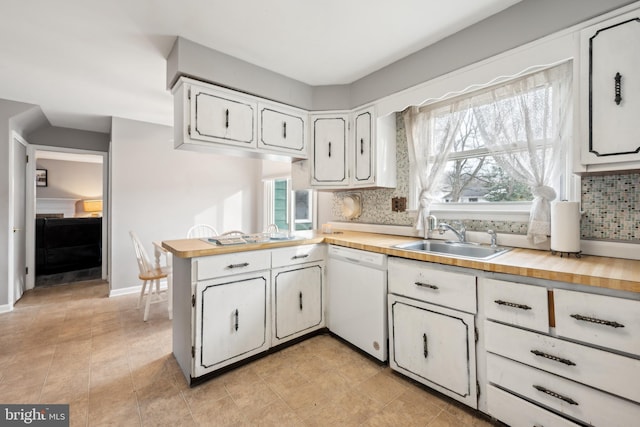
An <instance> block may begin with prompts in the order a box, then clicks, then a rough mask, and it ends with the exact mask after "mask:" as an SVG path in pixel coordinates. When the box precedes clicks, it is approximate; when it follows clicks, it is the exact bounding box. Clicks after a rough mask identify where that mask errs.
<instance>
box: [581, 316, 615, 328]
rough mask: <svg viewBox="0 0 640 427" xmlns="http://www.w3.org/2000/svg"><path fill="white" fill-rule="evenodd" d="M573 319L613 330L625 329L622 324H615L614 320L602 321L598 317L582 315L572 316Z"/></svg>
mask: <svg viewBox="0 0 640 427" xmlns="http://www.w3.org/2000/svg"><path fill="white" fill-rule="evenodd" d="M571 317H573V318H574V319H576V320H582V321H583V322H591V323H597V324H598V325H606V326H611V327H612V328H624V325H623V324H622V323H618V322H614V321H613V320H602V319H598V318H596V317H589V316H583V315H581V314H572V315H571Z"/></svg>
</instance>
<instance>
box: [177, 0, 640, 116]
mask: <svg viewBox="0 0 640 427" xmlns="http://www.w3.org/2000/svg"><path fill="white" fill-rule="evenodd" d="M633 2H634V0H606V1H603V0H523V1H521V2H520V3H517V4H515V5H513V6H512V7H510V8H508V9H505V10H503V11H502V12H500V13H497V14H496V15H493V16H491V17H489V18H487V19H485V20H483V21H481V22H479V23H477V24H475V25H473V26H471V27H469V28H466V29H464V30H462V31H460V32H458V33H456V34H453V35H452V36H450V37H447V38H445V39H443V40H441V41H440V42H438V43H435V44H433V45H432V46H429V47H427V48H424V49H422V50H420V51H418V52H416V53H414V54H412V55H410V56H408V57H406V58H404V59H401V60H399V61H397V62H395V63H393V64H390V65H389V66H387V67H384V68H382V69H381V70H378V71H376V72H374V73H372V74H370V75H368V76H366V77H363V78H362V79H360V80H357V81H355V82H353V83H352V84H350V85H338V86H317V87H312V86H309V85H306V84H304V83H301V82H298V81H296V80H293V79H291V78H288V77H285V76H282V75H280V74H276V73H274V72H272V71H269V70H266V69H264V68H260V67H257V66H255V65H253V64H250V63H248V62H244V61H242V60H239V59H237V58H233V57H231V56H229V55H225V54H223V53H221V52H217V51H215V50H212V49H209V48H207V47H204V46H202V45H198V44H196V43H193V42H191V41H189V40H186V39H183V38H180V37H179V38H178V39H177V40H176V44H175V45H174V48H173V51H172V52H171V53H170V55H169V58H168V60H167V86H168V87H171V86H172V85H173V83H174V82H175V80H176V78H177V76H178V75H187V76H191V77H194V78H197V79H201V80H204V81H208V82H211V83H215V84H218V85H221V86H225V87H230V88H233V89H237V90H240V91H244V92H247V93H251V94H254V95H258V96H261V97H264V98H267V99H273V100H276V101H280V102H283V103H285V104H290V105H294V106H297V107H300V108H304V109H308V110H332V109H351V108H354V107H357V106H360V105H363V104H366V103H368V102H370V101H373V100H376V99H379V98H382V97H385V96H388V95H391V94H393V93H396V92H398V91H400V90H403V89H406V88H409V87H412V86H415V85H417V84H420V83H423V82H425V81H428V80H431V79H433V78H435V77H438V76H441V75H443V74H446V73H448V72H451V71H454V70H457V69H459V68H461V67H464V66H467V65H469V64H473V63H475V62H478V61H481V60H483V59H486V58H489V57H491V56H494V55H496V54H498V53H501V52H504V51H506V50H509V49H512V48H515V47H517V46H521V45H523V44H526V43H528V42H531V41H534V40H536V39H539V38H542V37H544V36H547V35H549V34H552V33H554V32H557V31H559V30H562V29H564V28H568V27H571V26H573V25H576V24H578V23H580V22H583V21H586V20H588V19H590V18H593V17H595V16H598V15H601V14H603V13H606V12H609V11H612V10H614V9H617V8H619V7H622V6H624V5H627V4H630V3H633ZM368 48H375V47H368Z"/></svg>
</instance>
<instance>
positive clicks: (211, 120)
mask: <svg viewBox="0 0 640 427" xmlns="http://www.w3.org/2000/svg"><path fill="white" fill-rule="evenodd" d="M256 111H257V105H256V103H255V102H253V101H251V100H249V99H245V98H242V97H240V96H235V95H233V94H231V93H227V92H225V91H217V90H213V89H207V88H201V87H198V86H192V88H191V129H190V136H191V138H192V139H199V140H203V141H210V142H221V143H224V144H231V145H238V146H242V147H253V148H255V147H256V131H255V129H256V123H255V122H256Z"/></svg>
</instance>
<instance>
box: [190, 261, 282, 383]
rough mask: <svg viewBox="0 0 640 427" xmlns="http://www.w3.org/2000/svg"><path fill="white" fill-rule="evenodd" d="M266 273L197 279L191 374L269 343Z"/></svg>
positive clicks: (240, 357)
mask: <svg viewBox="0 0 640 427" xmlns="http://www.w3.org/2000/svg"><path fill="white" fill-rule="evenodd" d="M269 281H270V278H269V272H268V271H263V272H260V273H258V274H245V275H237V276H231V277H227V278H225V279H219V280H210V281H204V282H199V283H198V284H197V285H196V293H195V295H196V298H195V307H196V310H195V315H196V316H195V317H196V319H195V321H196V328H195V330H196V336H195V355H194V364H195V366H194V368H195V369H194V371H195V376H201V375H204V374H206V373H208V372H211V371H214V370H216V369H219V368H221V367H223V366H226V365H229V364H230V363H233V362H236V361H238V360H241V359H244V358H246V357H248V356H251V355H253V354H256V353H260V352H262V351H264V350H266V349H267V348H269V346H270V340H269V338H270V337H269V327H268V317H267V316H268V309H269V304H268V295H269V294H268V291H269Z"/></svg>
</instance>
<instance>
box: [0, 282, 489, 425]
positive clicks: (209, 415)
mask: <svg viewBox="0 0 640 427" xmlns="http://www.w3.org/2000/svg"><path fill="white" fill-rule="evenodd" d="M107 294H108V288H107V285H106V284H105V283H101V282H99V281H92V282H80V283H75V284H69V285H62V286H55V287H48V288H39V289H36V290H34V291H29V292H27V293H26V294H25V295H24V296H23V298H22V299H21V300H20V301H19V302H18V303H17V304H16V308H15V310H14V311H13V312H11V313H5V314H0V402H1V403H69V404H70V420H71V425H72V426H87V425H89V426H100V425H112V426H141V425H143V426H161V425H166V426H182V425H185V426H191V425H203V426H252V425H265V426H333V427H337V426H351V425H362V426H403V427H404V426H429V427H436V426H456V427H459V426H491V425H492V424H491V423H490V422H488V421H486V420H485V419H483V418H480V417H478V416H476V415H475V414H474V413H473V411H470V410H467V409H466V408H465V407H463V406H461V405H459V404H457V403H456V402H454V401H452V400H450V399H448V398H445V397H442V396H441V395H438V394H436V393H431V392H429V391H427V390H426V389H425V388H423V387H421V386H419V385H416V384H415V383H413V382H411V381H409V380H407V379H405V378H403V377H402V376H400V375H398V374H395V373H393V372H392V371H391V370H390V369H389V368H388V367H385V366H380V365H379V364H377V363H375V362H373V361H372V360H370V359H369V358H367V357H365V356H363V355H361V354H360V353H358V352H356V351H354V350H353V349H351V348H350V347H349V346H347V345H345V344H343V343H342V342H341V341H339V340H337V339H335V338H333V337H331V336H329V335H320V336H316V337H314V338H312V339H309V340H307V341H304V342H302V343H300V344H297V345H295V346H292V347H288V348H286V349H284V350H282V351H280V352H277V353H274V354H272V355H270V356H268V357H265V358H263V359H259V360H257V361H255V362H253V363H250V364H248V365H245V366H243V367H240V368H238V369H236V370H233V371H231V372H229V373H226V374H224V375H221V376H219V377H216V378H214V379H212V380H210V381H208V382H206V383H203V384H201V385H199V386H196V387H194V388H189V387H188V386H187V384H186V381H185V379H184V377H183V376H182V372H181V371H180V369H179V367H178V364H177V363H176V361H175V359H174V358H173V356H172V354H171V322H170V321H169V320H168V319H167V316H166V307H164V306H163V305H162V304H156V305H155V306H154V307H153V309H152V312H151V314H150V316H149V321H148V322H146V323H145V322H143V321H142V312H141V311H138V310H137V309H136V308H135V305H136V302H137V301H136V297H137V296H136V295H130V296H122V297H117V298H107Z"/></svg>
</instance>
